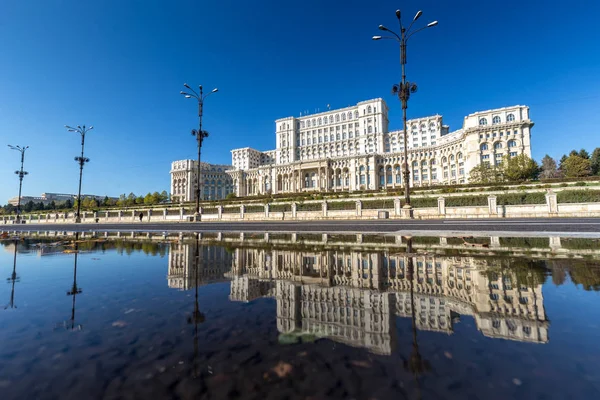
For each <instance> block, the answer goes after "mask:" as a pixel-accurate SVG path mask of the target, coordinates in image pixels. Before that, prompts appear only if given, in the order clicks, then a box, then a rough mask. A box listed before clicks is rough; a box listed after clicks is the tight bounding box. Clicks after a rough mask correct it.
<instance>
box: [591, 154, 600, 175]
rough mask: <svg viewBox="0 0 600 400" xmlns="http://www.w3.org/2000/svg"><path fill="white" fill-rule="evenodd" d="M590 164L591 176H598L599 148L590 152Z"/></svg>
mask: <svg viewBox="0 0 600 400" xmlns="http://www.w3.org/2000/svg"><path fill="white" fill-rule="evenodd" d="M590 162H591V166H592V175H600V147H596V148H595V149H594V151H592V156H591V157H590Z"/></svg>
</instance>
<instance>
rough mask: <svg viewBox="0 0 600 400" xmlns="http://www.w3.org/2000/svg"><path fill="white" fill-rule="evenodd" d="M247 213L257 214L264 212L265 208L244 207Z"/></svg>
mask: <svg viewBox="0 0 600 400" xmlns="http://www.w3.org/2000/svg"><path fill="white" fill-rule="evenodd" d="M246 212H247V213H259V212H265V208H264V207H263V206H246Z"/></svg>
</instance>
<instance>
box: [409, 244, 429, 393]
mask: <svg viewBox="0 0 600 400" xmlns="http://www.w3.org/2000/svg"><path fill="white" fill-rule="evenodd" d="M405 239H406V253H407V254H406V255H407V258H408V259H407V264H408V266H407V275H406V276H407V278H408V280H409V281H410V309H411V317H412V336H413V344H412V352H411V353H410V357H409V358H408V360H407V361H405V362H404V368H406V369H407V370H409V371H410V372H412V374H413V376H414V377H415V382H416V384H417V391H418V398H421V388H420V386H419V375H422V374H423V373H425V372H427V371H429V370H430V369H431V366H430V365H429V362H428V361H427V360H423V358H422V357H421V353H420V352H419V343H418V342H417V321H416V315H415V291H414V272H415V268H414V263H413V256H414V254H413V248H412V238H411V237H407V238H405Z"/></svg>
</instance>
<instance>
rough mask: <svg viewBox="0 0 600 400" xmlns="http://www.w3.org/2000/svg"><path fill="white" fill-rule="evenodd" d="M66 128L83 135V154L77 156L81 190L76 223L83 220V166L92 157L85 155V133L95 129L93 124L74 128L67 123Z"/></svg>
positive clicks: (79, 191) (78, 195)
mask: <svg viewBox="0 0 600 400" xmlns="http://www.w3.org/2000/svg"><path fill="white" fill-rule="evenodd" d="M65 128H67V130H68V131H69V132H77V133H79V134H80V135H81V156H79V157H75V161H77V162H78V163H79V190H78V191H77V215H76V216H75V223H80V222H81V214H80V211H81V177H82V176H83V166H84V165H85V163H87V162H89V161H90V159H89V158H87V157H84V156H83V146H84V145H85V134H86V133H88V132H89V131H91V130H92V129H94V127H93V126H90V127H88V128H86V127H85V125H83V126H81V125H77V128H73V127H71V126H68V125H65Z"/></svg>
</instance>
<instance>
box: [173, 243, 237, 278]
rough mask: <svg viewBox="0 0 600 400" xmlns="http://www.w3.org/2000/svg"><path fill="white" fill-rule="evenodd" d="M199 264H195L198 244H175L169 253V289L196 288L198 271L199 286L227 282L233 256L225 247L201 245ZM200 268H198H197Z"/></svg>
mask: <svg viewBox="0 0 600 400" xmlns="http://www.w3.org/2000/svg"><path fill="white" fill-rule="evenodd" d="M198 253H199V257H198V258H199V262H198V263H195V262H194V260H195V258H196V244H195V243H192V244H188V243H185V244H184V243H173V244H171V249H170V251H169V273H168V276H167V280H168V282H169V287H170V288H174V289H181V290H188V289H191V288H193V287H194V285H195V282H196V275H195V274H196V271H198V272H199V275H198V284H199V285H205V284H208V283H215V282H225V281H227V280H228V279H227V278H225V276H224V275H225V273H226V272H228V271H229V270H230V269H231V263H232V256H231V254H230V253H228V252H227V251H226V250H225V248H223V247H216V246H204V245H199V249H198ZM196 267H198V268H196Z"/></svg>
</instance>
